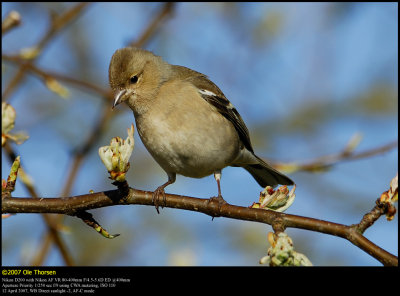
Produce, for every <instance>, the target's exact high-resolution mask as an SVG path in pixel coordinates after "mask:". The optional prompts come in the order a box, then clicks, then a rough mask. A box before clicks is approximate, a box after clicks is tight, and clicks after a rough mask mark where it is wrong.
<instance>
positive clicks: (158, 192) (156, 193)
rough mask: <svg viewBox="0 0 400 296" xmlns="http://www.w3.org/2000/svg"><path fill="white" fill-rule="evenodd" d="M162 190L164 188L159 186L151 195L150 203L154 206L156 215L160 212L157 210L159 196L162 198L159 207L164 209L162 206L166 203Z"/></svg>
mask: <svg viewBox="0 0 400 296" xmlns="http://www.w3.org/2000/svg"><path fill="white" fill-rule="evenodd" d="M164 188H165V186H163V185H161V186H160V187H158V188H157V189H156V190H155V191H154V193H153V199H152V201H153V204H154V206H155V207H156V211H157V213H158V214H160V211H159V210H158V206H159V202H160V195H162V197H163V205H161V207H162V208H164V206H165V205H166V203H167V200H166V197H165V190H164Z"/></svg>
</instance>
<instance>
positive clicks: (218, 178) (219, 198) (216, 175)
mask: <svg viewBox="0 0 400 296" xmlns="http://www.w3.org/2000/svg"><path fill="white" fill-rule="evenodd" d="M214 178H215V180H216V181H217V185H218V196H217V197H211V198H210V199H209V201H214V200H215V201H217V202H218V211H220V210H221V206H222V205H224V204H226V203H227V202H226V201H225V199H223V197H222V195H221V184H220V181H221V170H218V171H215V172H214ZM213 219H214V217H213Z"/></svg>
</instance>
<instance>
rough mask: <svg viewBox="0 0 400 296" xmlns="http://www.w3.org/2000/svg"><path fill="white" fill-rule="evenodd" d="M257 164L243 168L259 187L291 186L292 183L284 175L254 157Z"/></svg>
mask: <svg viewBox="0 0 400 296" xmlns="http://www.w3.org/2000/svg"><path fill="white" fill-rule="evenodd" d="M254 156H255V157H256V158H257V160H258V162H259V163H257V164H247V165H244V166H243V168H244V169H245V170H246V171H248V172H249V173H250V174H251V175H252V176H253V178H254V179H255V180H256V181H257V183H258V184H260V186H261V187H266V186H271V187H275V186H276V185H278V184H281V185H293V184H294V182H293V181H292V180H291V179H290V178H289V177H287V176H285V175H284V174H282V173H280V172H279V171H277V170H276V169H274V168H273V167H271V166H270V165H269V164H267V163H266V162H265V161H263V160H262V159H261V158H259V157H258V156H256V155H254Z"/></svg>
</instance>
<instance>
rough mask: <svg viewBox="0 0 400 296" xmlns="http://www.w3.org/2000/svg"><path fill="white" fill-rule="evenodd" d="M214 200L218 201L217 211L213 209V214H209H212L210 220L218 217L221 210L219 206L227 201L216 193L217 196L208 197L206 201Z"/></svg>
mask: <svg viewBox="0 0 400 296" xmlns="http://www.w3.org/2000/svg"><path fill="white" fill-rule="evenodd" d="M214 202H216V203H218V211H215V214H212V215H211V216H212V219H211V220H214V218H215V217H219V216H220V212H221V207H222V206H223V205H224V204H227V202H226V201H225V199H224V198H223V197H222V195H221V194H218V196H213V197H210V198H209V199H208V201H207V203H214Z"/></svg>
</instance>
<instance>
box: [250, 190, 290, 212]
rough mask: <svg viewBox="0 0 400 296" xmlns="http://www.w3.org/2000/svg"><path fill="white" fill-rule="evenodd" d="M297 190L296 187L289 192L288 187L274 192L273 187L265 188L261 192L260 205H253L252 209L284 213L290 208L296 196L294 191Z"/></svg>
mask: <svg viewBox="0 0 400 296" xmlns="http://www.w3.org/2000/svg"><path fill="white" fill-rule="evenodd" d="M295 190H296V185H294V186H293V188H292V190H290V191H289V189H288V188H287V186H286V185H283V186H281V187H279V188H278V189H276V190H274V189H273V188H272V187H271V186H267V187H265V189H264V190H263V191H261V192H260V199H259V202H258V203H253V204H252V205H251V208H260V209H268V210H273V211H277V212H283V211H285V210H286V209H287V208H289V207H290V206H291V205H292V203H293V202H294V199H295V197H296V195H295V194H294V191H295Z"/></svg>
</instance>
